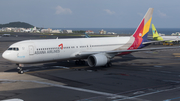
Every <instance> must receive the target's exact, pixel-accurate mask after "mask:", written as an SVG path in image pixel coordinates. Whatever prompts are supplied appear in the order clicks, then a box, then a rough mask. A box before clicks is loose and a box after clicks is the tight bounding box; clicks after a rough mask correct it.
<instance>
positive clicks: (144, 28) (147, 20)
mask: <svg viewBox="0 0 180 101" xmlns="http://www.w3.org/2000/svg"><path fill="white" fill-rule="evenodd" d="M153 10H154V8H149V9H148V11H147V13H146V14H145V16H144V17H143V19H142V21H141V23H140V24H139V26H138V28H137V29H136V31H135V32H134V34H133V36H134V37H141V38H142V37H143V36H144V35H146V34H147V33H148V32H149V28H150V24H151V19H152V14H153Z"/></svg>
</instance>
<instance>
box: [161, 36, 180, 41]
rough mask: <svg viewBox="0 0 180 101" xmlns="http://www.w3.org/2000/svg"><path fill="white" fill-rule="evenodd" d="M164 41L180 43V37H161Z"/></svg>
mask: <svg viewBox="0 0 180 101" xmlns="http://www.w3.org/2000/svg"><path fill="white" fill-rule="evenodd" d="M161 37H162V38H163V40H172V41H179V40H180V36H161Z"/></svg>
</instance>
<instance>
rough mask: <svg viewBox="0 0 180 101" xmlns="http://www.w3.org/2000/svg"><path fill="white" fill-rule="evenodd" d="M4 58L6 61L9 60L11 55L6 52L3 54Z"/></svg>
mask: <svg viewBox="0 0 180 101" xmlns="http://www.w3.org/2000/svg"><path fill="white" fill-rule="evenodd" d="M2 57H3V58H4V59H7V60H9V58H10V53H9V52H7V51H5V52H4V53H3V54H2Z"/></svg>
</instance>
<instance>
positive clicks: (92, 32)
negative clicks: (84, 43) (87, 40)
mask: <svg viewBox="0 0 180 101" xmlns="http://www.w3.org/2000/svg"><path fill="white" fill-rule="evenodd" d="M85 33H86V34H94V31H91V30H88V31H86V32H85Z"/></svg>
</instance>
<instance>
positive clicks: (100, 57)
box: [88, 54, 109, 67]
mask: <svg viewBox="0 0 180 101" xmlns="http://www.w3.org/2000/svg"><path fill="white" fill-rule="evenodd" d="M108 62H109V59H108V58H107V56H106V55H105V54H94V55H91V56H89V57H88V65H89V66H90V67H98V66H105V65H106V64H107V63H108Z"/></svg>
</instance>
